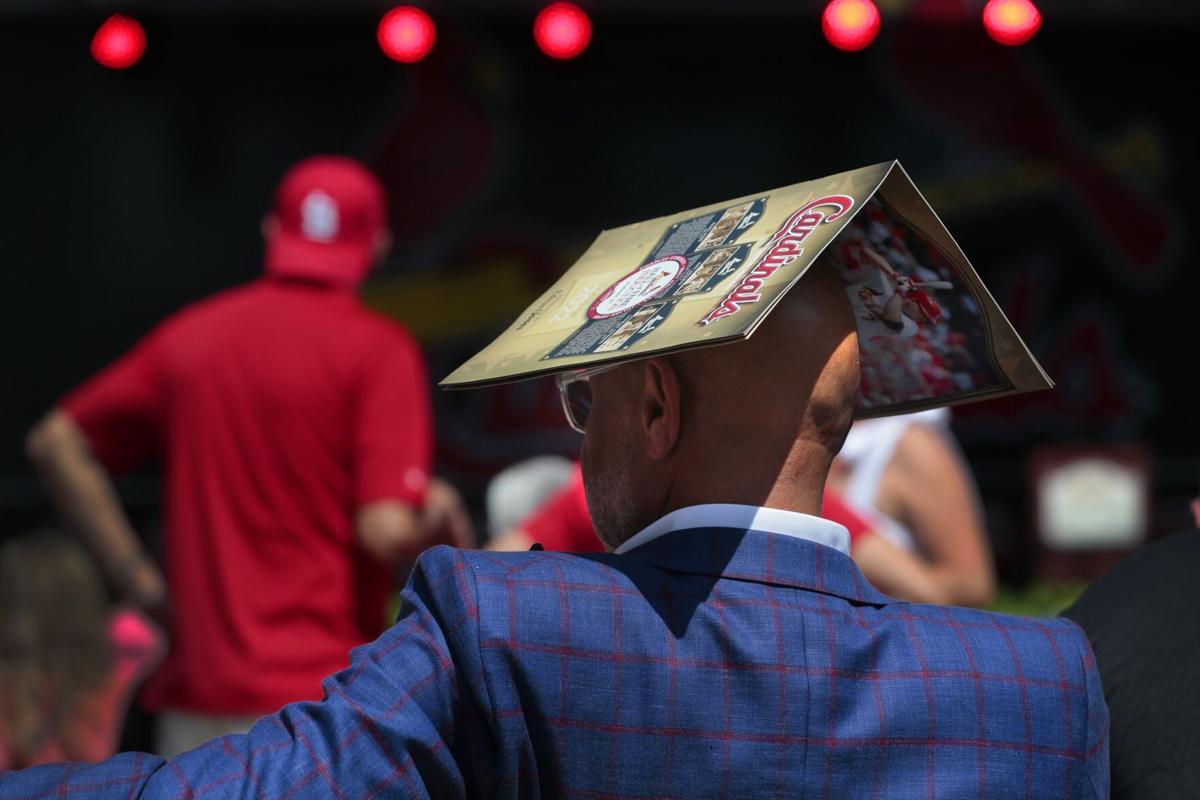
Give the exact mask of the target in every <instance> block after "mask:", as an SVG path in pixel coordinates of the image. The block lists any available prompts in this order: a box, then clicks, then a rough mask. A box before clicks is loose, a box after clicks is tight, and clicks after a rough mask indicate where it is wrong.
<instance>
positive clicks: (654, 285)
mask: <svg viewBox="0 0 1200 800" xmlns="http://www.w3.org/2000/svg"><path fill="white" fill-rule="evenodd" d="M687 265H688V260H687V258H685V257H684V256H667V257H666V258H660V259H658V260H657V261H651V262H650V263H648V264H643V265H642V266H640V267H638V268H637V269H635V270H634V271H633V272H631V273H629V274H628V275H626V276H625V277H624V278H621V280H619V281H617V282H616V283H614V284H613V285H612V286H610V287H608V288H607V289H605V290H604V293H603V294H601V295H600V296H599V297H597V298H596V302H594V303H592V306H591V308H589V309H588V316H589V317H591V318H592V319H608V318H609V317H615V316H617V315H619V314H624V313H625V312H626V311H630V310H632V309H634V308H637V307H638V306H640V305H641V304H642V303H645V302H646V301H647V300H653V299H654V298H656V297H658V296H660V295H661V294H662V293H663V292H665V291H667V289H670V288H671V286H672V284H674V283H675V281H676V280H677V279H678V278H679V276H680V275H682V274H683V271H684V270H685V269H687Z"/></svg>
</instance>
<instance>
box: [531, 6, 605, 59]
mask: <svg viewBox="0 0 1200 800" xmlns="http://www.w3.org/2000/svg"><path fill="white" fill-rule="evenodd" d="M533 40H534V41H535V42H537V46H538V47H539V48H541V50H542V52H543V53H545V54H546V55H548V56H550V57H551V58H558V59H568V58H574V57H575V56H577V55H579V54H580V53H582V52H583V51H584V50H586V49H587V46H588V42H590V41H591V40H592V21H591V20H590V19H588V15H587V14H586V13H585V12H584V10H583V9H582V8H580V7H579V6H577V5H575V4H574V3H566V2H558V3H551V4H550V5H548V6H546V7H545V8H543V9H542V10H541V12H540V13H539V14H538V15H537V19H535V20H534V21H533Z"/></svg>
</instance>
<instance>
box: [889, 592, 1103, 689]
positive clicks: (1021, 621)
mask: <svg viewBox="0 0 1200 800" xmlns="http://www.w3.org/2000/svg"><path fill="white" fill-rule="evenodd" d="M885 613H888V614H889V615H890V616H892V617H893V618H895V619H896V621H898V622H902V623H903V624H904V625H905V627H906V632H907V633H908V634H909V635H910V636H911V637H912V638H913V641H914V644H915V645H916V646H917V647H918V648H919V647H920V646H921V644H922V643H923V644H925V645H926V646H927V647H928V649H929V651H930V655H931V657H932V658H937V657H939V655H945V656H947V657H949V658H951V659H952V660H955V661H957V660H958V658H959V655H960V654H969V658H968V661H970V660H974V661H976V662H979V663H977V664H975V666H976V667H977V668H978V669H980V670H983V671H985V672H1006V673H1007V672H1012V673H1014V674H1015V675H1017V676H1030V675H1036V676H1040V677H1041V678H1044V679H1046V680H1051V681H1067V682H1070V683H1076V682H1078V681H1079V680H1081V678H1082V676H1083V675H1084V673H1085V672H1087V671H1088V670H1090V669H1094V663H1093V662H1092V657H1091V648H1090V646H1089V645H1088V642H1087V637H1086V636H1085V635H1084V633H1083V630H1082V629H1081V628H1080V627H1079V626H1078V625H1076V624H1075V623H1073V622H1071V621H1070V620H1067V619H1062V618H1043V617H1019V616H1014V615H1011V614H1001V613H997V612H994V611H984V610H980V609H973V608H960V607H956V606H933V605H917V604H909V603H897V604H895V605H893V606H888V607H887V609H886V612H885Z"/></svg>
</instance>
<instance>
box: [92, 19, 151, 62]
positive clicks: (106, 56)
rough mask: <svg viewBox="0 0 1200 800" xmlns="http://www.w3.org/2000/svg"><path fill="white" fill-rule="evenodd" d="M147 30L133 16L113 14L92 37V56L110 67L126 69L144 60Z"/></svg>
mask: <svg viewBox="0 0 1200 800" xmlns="http://www.w3.org/2000/svg"><path fill="white" fill-rule="evenodd" d="M145 52H146V32H145V31H144V30H142V26H141V24H140V23H139V22H138V21H137V20H136V19H133V18H132V17H123V16H121V15H120V14H113V15H112V16H111V17H109V18H108V19H106V20H104V23H103V24H102V25H101V26H100V27H99V29H97V31H96V35H95V36H93V37H92V58H94V59H96V61H98V62H100V65H101V66H105V67H108V68H109V69H126V68H127V67H132V66H133V65H134V64H136V63H137V62H139V61H141V60H142V54H143V53H145Z"/></svg>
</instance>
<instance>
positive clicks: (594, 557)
mask: <svg viewBox="0 0 1200 800" xmlns="http://www.w3.org/2000/svg"><path fill="white" fill-rule="evenodd" d="M626 562H629V563H626ZM418 564H420V565H421V566H422V567H423V568H424V569H425V570H427V571H430V572H439V573H440V572H446V571H448V570H453V571H457V572H461V573H464V574H468V575H470V576H471V577H472V578H473V579H474V580H476V581H484V582H487V583H507V584H509V585H513V586H519V585H526V584H527V585H530V586H537V585H541V584H543V583H544V582H545V581H565V580H568V579H569V581H570V583H571V584H572V585H578V584H580V583H581V582H584V583H587V582H591V583H612V582H619V581H621V580H622V575H623V574H624V573H625V572H626V571H627V569H630V568H636V567H637V566H638V562H633V561H631V560H630V559H622V557H621V556H614V555H611V554H607V553H581V554H576V553H559V552H553V551H550V550H527V551H523V552H515V553H502V552H494V551H489V550H462V549H459V548H454V547H447V546H445V545H439V546H437V547H432V548H430V549H428V550H426V551H425V552H424V553H422V554H421V557H420V559H419V561H418Z"/></svg>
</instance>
